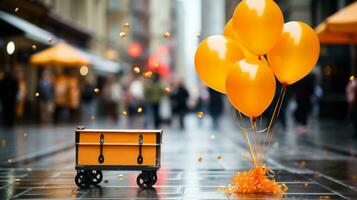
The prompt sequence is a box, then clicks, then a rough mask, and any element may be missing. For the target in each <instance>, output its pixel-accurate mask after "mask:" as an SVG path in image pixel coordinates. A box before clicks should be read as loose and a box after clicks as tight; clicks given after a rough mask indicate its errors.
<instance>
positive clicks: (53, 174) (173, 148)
mask: <svg viewBox="0 0 357 200" xmlns="http://www.w3.org/2000/svg"><path fill="white" fill-rule="evenodd" d="M187 123H188V125H187V126H188V128H187V130H186V131H184V132H181V131H177V130H175V129H171V128H165V132H164V138H163V146H162V167H161V170H160V171H159V172H158V182H157V184H156V185H155V188H154V189H151V190H140V189H138V187H137V186H136V177H137V175H138V172H135V171H105V172H104V180H103V181H102V183H101V184H100V185H99V186H98V187H91V188H89V189H87V190H80V189H78V188H77V186H76V185H75V183H74V176H75V170H74V149H73V147H71V145H70V146H69V148H65V149H64V150H62V151H59V152H53V153H52V154H51V155H50V156H45V157H39V158H37V159H35V160H27V161H26V162H19V163H6V161H7V160H8V159H9V158H13V159H14V160H16V158H17V156H23V153H21V152H26V151H27V150H28V149H35V150H38V148H37V149H36V146H35V147H33V145H34V144H35V145H37V147H41V146H49V144H50V145H56V143H69V144H71V142H73V141H72V140H73V135H72V134H73V133H71V132H72V128H71V127H69V126H65V127H60V126H59V127H53V128H51V127H42V128H41V127H32V128H26V127H22V128H20V129H17V130H15V132H16V131H17V133H18V134H19V135H18V136H16V138H17V139H16V140H15V141H11V139H9V141H8V143H7V145H6V146H5V147H4V146H2V147H0V149H1V160H2V162H1V163H0V199H1V200H2V199H11V198H12V199H270V198H288V199H357V159H356V158H355V157H353V156H348V155H346V154H341V153H339V152H335V151H333V150H331V149H328V148H325V147H324V146H320V145H318V144H316V143H315V142H311V141H310V142H307V141H308V140H309V137H310V136H309V137H302V136H298V135H297V134H296V133H295V132H293V131H291V130H289V131H287V132H277V134H276V135H275V141H274V142H273V143H272V146H271V149H270V152H269V156H268V158H267V161H266V162H267V165H268V166H269V167H270V168H272V169H274V171H275V172H276V177H275V178H276V180H277V181H279V182H280V183H285V184H287V185H288V187H289V190H288V192H287V193H286V194H284V195H259V194H256V195H236V194H233V195H227V194H224V193H222V192H219V191H217V188H218V187H219V186H223V185H226V184H228V183H229V182H230V178H231V177H232V176H233V174H234V173H235V172H236V171H238V170H242V169H248V168H249V167H250V166H251V165H250V162H249V161H248V160H246V159H244V157H243V156H241V154H242V153H246V148H245V146H244V141H243V139H242V137H241V135H240V134H239V132H238V131H237V130H236V128H234V127H233V126H232V125H231V124H229V123H230V122H222V128H221V129H220V130H219V131H214V130H212V129H210V128H209V125H207V124H205V123H203V126H199V125H198V124H197V122H196V120H194V119H193V118H191V119H190V118H189V119H188V120H187ZM97 126H98V124H97V125H96V124H94V127H97ZM105 127H106V128H108V127H110V126H106V125H105ZM98 128H103V126H102V127H98ZM110 128H113V126H112V127H110ZM24 130H25V131H26V130H27V133H28V135H27V137H26V138H23V131H24ZM51 130H52V131H51ZM318 130H320V129H317V130H316V128H315V129H313V132H314V133H315V134H317V133H318V132H319V131H318ZM337 130H338V131H341V129H340V128H338V129H332V128H329V132H330V135H331V134H332V133H333V131H337ZM46 131H50V132H49V133H48V134H49V135H47V136H45V134H46ZM346 131H349V130H346ZM14 134H16V133H14ZM340 134H341V133H340ZM51 135H52V137H51ZM54 135H55V136H54ZM0 136H3V135H2V134H1V133H0ZM317 136H318V135H317ZM7 137H14V136H7ZM313 137H315V138H316V135H313ZM30 138H31V139H30ZM39 138H40V139H39ZM37 140H38V141H37ZM332 140H333V139H332ZM47 141H49V142H48V143H46V142H47ZM57 141H60V142H57ZM9 144H12V145H13V146H12V147H11V146H9ZM3 150H4V151H3ZM13 151H15V152H16V154H14V153H12V152H13ZM4 152H8V154H7V153H4ZM25 155H26V154H25ZM217 155H220V156H221V159H217ZM198 157H201V158H202V161H201V162H199V161H198V160H197V158H198ZM4 161H5V162H4Z"/></svg>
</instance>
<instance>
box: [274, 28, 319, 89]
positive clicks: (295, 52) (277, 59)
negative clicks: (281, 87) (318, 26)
mask: <svg viewBox="0 0 357 200" xmlns="http://www.w3.org/2000/svg"><path fill="white" fill-rule="evenodd" d="M319 54H320V42H319V39H318V37H317V34H316V33H315V31H314V30H313V29H312V28H311V27H310V26H308V25H307V24H305V23H303V22H289V23H286V24H285V25H284V31H283V34H282V35H281V37H280V39H279V40H278V42H277V44H276V45H275V47H274V48H273V49H272V50H271V51H270V52H269V53H268V61H269V66H270V67H271V69H272V70H273V72H274V74H275V76H276V78H277V79H278V80H279V81H280V82H281V83H282V84H287V85H290V84H293V83H295V82H296V81H298V80H300V79H302V78H303V77H305V76H306V75H307V74H308V73H310V72H311V70H312V69H313V68H314V66H315V64H316V62H317V60H318V57H319Z"/></svg>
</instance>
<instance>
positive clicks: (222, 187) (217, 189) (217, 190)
mask: <svg viewBox="0 0 357 200" xmlns="http://www.w3.org/2000/svg"><path fill="white" fill-rule="evenodd" d="M225 189H226V186H224V185H219V186H217V188H216V192H224V191H225Z"/></svg>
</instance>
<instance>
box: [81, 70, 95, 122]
mask: <svg viewBox="0 0 357 200" xmlns="http://www.w3.org/2000/svg"><path fill="white" fill-rule="evenodd" d="M81 100H82V101H81V107H82V116H81V118H82V120H88V119H90V117H91V116H95V114H96V109H95V103H94V101H95V82H94V77H93V76H87V77H86V80H85V84H84V88H83V92H82V97H81Z"/></svg>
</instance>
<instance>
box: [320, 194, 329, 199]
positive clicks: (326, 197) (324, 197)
mask: <svg viewBox="0 0 357 200" xmlns="http://www.w3.org/2000/svg"><path fill="white" fill-rule="evenodd" d="M320 199H321V200H328V199H330V196H328V195H326V196H320Z"/></svg>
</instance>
